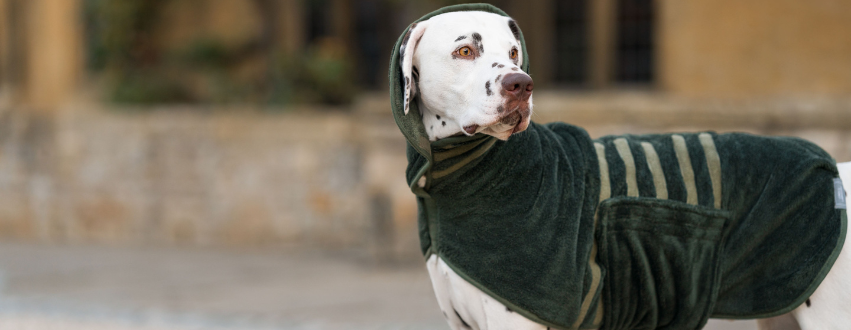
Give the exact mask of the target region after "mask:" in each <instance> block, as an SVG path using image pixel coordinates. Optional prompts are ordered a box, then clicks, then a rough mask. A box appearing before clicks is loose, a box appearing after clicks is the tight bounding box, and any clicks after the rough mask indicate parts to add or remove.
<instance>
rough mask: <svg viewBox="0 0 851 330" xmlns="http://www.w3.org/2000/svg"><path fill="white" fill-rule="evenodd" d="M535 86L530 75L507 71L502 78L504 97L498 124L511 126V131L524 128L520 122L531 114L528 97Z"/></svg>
mask: <svg viewBox="0 0 851 330" xmlns="http://www.w3.org/2000/svg"><path fill="white" fill-rule="evenodd" d="M534 88H535V84H534V82H532V77H529V75H527V74H524V73H509V74H507V75H505V77H504V78H503V79H502V92H501V93H502V96H503V97H504V98H505V105H503V108H504V109H505V111H504V113H503V114H502V117H501V119H500V124H505V125H509V126H513V127H514V130H513V131H512V133H516V132H519V131H522V130H524V129H526V127H521V124H522V123H524V122H527V121H526V120H525V119H527V118H528V117H529V115H530V114H531V111H530V108H529V98H530V97H532V90H533V89H534Z"/></svg>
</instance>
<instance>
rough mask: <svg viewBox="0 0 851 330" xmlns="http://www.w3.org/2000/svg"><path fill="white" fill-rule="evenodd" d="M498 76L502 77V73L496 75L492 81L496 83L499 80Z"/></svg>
mask: <svg viewBox="0 0 851 330" xmlns="http://www.w3.org/2000/svg"><path fill="white" fill-rule="evenodd" d="M499 78H502V75H497V76H496V79H494V80H493V83H494V84H496V83H497V82H499Z"/></svg>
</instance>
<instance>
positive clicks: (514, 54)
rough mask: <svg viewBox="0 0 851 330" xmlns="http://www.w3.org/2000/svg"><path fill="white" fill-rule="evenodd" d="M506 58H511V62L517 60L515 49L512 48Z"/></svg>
mask: <svg viewBox="0 0 851 330" xmlns="http://www.w3.org/2000/svg"><path fill="white" fill-rule="evenodd" d="M508 57H511V59H512V60H513V59H515V58H517V48H512V49H511V51H509V52H508Z"/></svg>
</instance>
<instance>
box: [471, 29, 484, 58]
mask: <svg viewBox="0 0 851 330" xmlns="http://www.w3.org/2000/svg"><path fill="white" fill-rule="evenodd" d="M473 43H474V44H475V45H476V49H478V50H479V54H481V53H484V52H485V46H483V45H482V35H481V34H479V33H478V32H473Z"/></svg>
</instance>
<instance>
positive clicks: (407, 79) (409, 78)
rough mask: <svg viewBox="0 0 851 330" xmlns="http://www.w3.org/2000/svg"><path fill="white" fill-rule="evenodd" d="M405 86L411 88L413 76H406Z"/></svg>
mask: <svg viewBox="0 0 851 330" xmlns="http://www.w3.org/2000/svg"><path fill="white" fill-rule="evenodd" d="M405 88H407V89H411V77H408V76H405Z"/></svg>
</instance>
